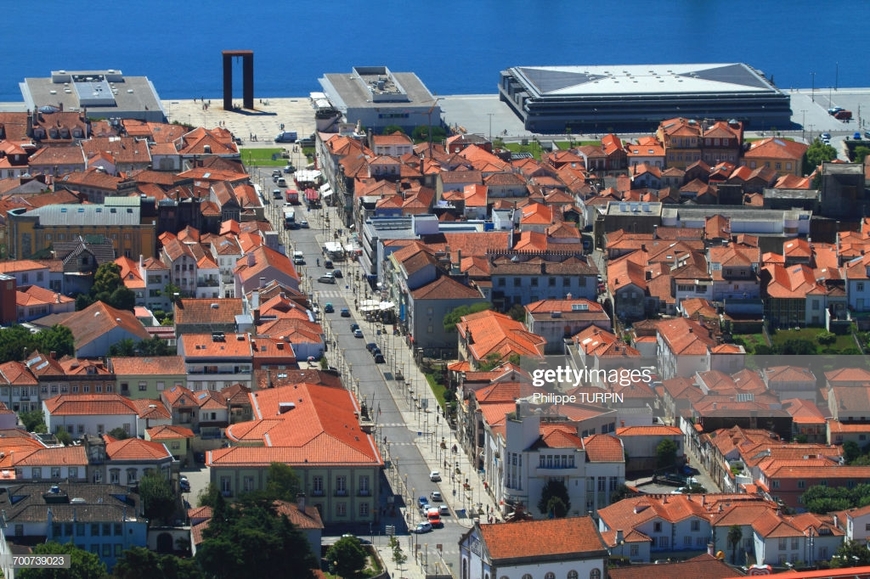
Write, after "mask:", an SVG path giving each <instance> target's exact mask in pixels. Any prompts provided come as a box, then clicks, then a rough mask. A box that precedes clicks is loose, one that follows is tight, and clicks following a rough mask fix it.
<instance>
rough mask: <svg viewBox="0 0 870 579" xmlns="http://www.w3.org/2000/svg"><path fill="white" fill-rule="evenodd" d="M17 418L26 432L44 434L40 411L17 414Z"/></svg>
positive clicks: (43, 419)
mask: <svg viewBox="0 0 870 579" xmlns="http://www.w3.org/2000/svg"><path fill="white" fill-rule="evenodd" d="M18 418H19V419H21V423H22V424H23V425H24V428H25V429H26V430H27V432H45V416H44V415H43V414H42V411H41V410H30V411H29V412H19V413H18Z"/></svg>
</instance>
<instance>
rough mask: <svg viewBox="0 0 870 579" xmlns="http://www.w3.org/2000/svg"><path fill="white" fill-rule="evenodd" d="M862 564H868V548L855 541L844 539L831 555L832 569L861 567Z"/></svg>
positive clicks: (869, 552)
mask: <svg viewBox="0 0 870 579" xmlns="http://www.w3.org/2000/svg"><path fill="white" fill-rule="evenodd" d="M864 565H870V550H868V549H867V547H866V546H864V545H862V544H861V543H858V542H857V541H850V540H848V539H846V541H844V542H843V544H842V545H840V547H839V548H838V549H837V552H836V553H834V556H833V557H831V567H832V568H834V569H840V568H842V567H863V566H864Z"/></svg>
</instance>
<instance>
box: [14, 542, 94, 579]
mask: <svg viewBox="0 0 870 579" xmlns="http://www.w3.org/2000/svg"><path fill="white" fill-rule="evenodd" d="M33 554H34V555H64V554H66V555H69V556H70V568H69V569H65V570H63V571H58V570H56V569H18V570H17V571H16V572H15V576H16V577H17V578H18V579H55V578H56V577H63V578H64V579H106V577H108V575H107V574H106V564H105V563H103V562H102V561H100V558H99V556H97V555H96V554H95V553H90V552H88V551H85V550H82V549H79V548H78V547H76V546H75V545H74V544H73V543H63V544H61V543H56V542H54V541H50V542H48V543H42V544H40V545H36V546H35V547H34V548H33Z"/></svg>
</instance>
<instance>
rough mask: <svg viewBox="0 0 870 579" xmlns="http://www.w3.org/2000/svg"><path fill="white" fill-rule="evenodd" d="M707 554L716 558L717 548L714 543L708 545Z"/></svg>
mask: <svg viewBox="0 0 870 579" xmlns="http://www.w3.org/2000/svg"><path fill="white" fill-rule="evenodd" d="M707 554H708V555H710V556H711V557H715V556H716V547H715V546H714V545H713V543H707Z"/></svg>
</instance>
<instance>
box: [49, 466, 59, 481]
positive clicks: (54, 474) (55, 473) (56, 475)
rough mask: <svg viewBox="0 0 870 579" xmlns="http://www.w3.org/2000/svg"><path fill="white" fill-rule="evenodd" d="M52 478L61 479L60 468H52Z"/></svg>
mask: <svg viewBox="0 0 870 579" xmlns="http://www.w3.org/2000/svg"><path fill="white" fill-rule="evenodd" d="M51 478H60V467H59V466H53V467H51Z"/></svg>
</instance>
